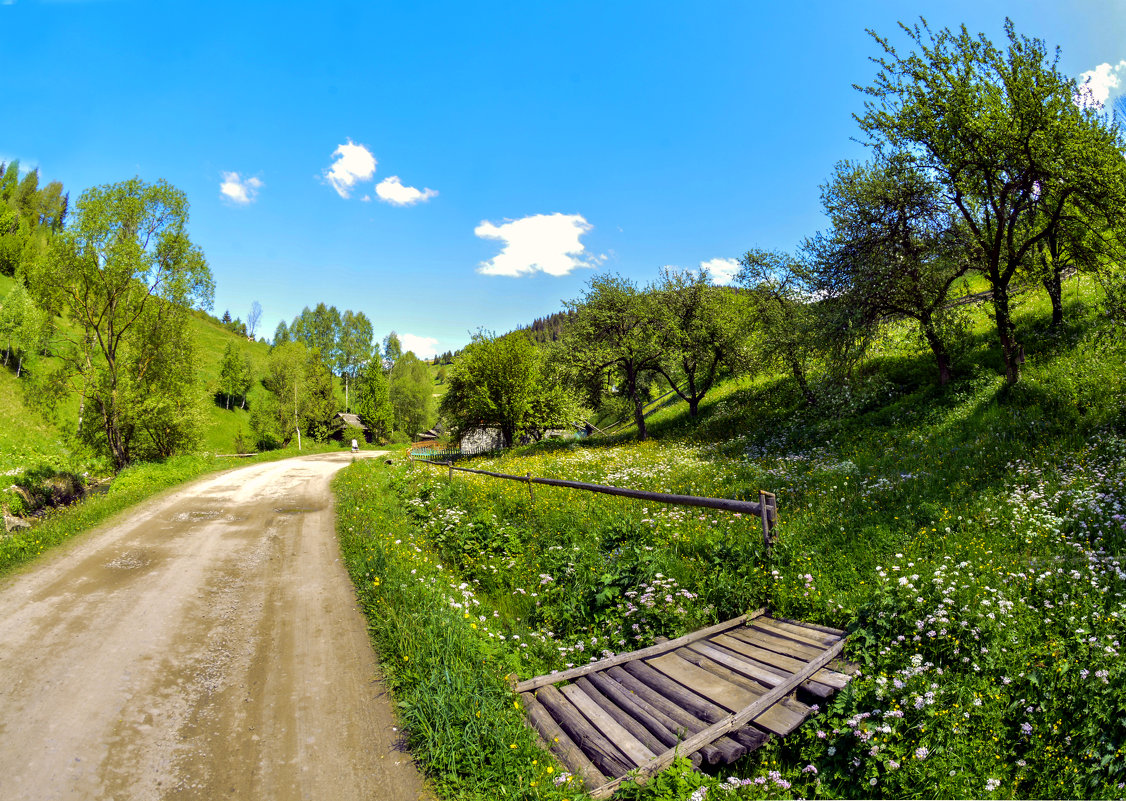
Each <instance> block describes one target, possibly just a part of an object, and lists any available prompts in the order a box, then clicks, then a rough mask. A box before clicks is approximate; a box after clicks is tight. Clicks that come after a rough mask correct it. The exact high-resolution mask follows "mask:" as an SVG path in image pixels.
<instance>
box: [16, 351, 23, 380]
mask: <svg viewBox="0 0 1126 801" xmlns="http://www.w3.org/2000/svg"><path fill="white" fill-rule="evenodd" d="M22 372H23V356H20V363H19V366H17V367H16V378H19V377H20V373H22Z"/></svg>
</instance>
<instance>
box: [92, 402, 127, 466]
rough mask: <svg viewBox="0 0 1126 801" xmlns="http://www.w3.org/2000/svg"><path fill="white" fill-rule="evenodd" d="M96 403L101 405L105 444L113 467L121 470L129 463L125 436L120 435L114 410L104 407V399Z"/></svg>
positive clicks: (119, 427)
mask: <svg viewBox="0 0 1126 801" xmlns="http://www.w3.org/2000/svg"><path fill="white" fill-rule="evenodd" d="M98 405H99V406H100V407H101V412H102V420H103V422H104V423H105V429H106V444H107V445H109V451H110V457H111V458H112V459H113V464H114V467H115V468H116V469H117V470H121V469H122V468H124V467H127V466H128V465H129V450H128V446H127V445H126V443H125V437H124V436H123V435H122V432H121V426H119V425H118V423H117V420H116V419H115V418H116V415H115V414H114V412H113V411H112V410H110V409H107V408H106V404H105V402H104V401H99V403H98Z"/></svg>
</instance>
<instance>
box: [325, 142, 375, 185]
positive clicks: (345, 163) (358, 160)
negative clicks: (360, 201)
mask: <svg viewBox="0 0 1126 801" xmlns="http://www.w3.org/2000/svg"><path fill="white" fill-rule="evenodd" d="M332 155H333V158H335V159H336V161H334V162H333V163H332V167H331V168H330V169H327V170H325V178H327V179H328V182H329V183H330V184H332V188H333V189H335V190H336V194H338V195H340V197H343V198H347V197H348V195H349V194H350V193H351V191H352V187H353V186H355V185H356V184H357V183H359V182H360V181H370V180H371V178H372V176H373V175H375V164H376V161H375V156H373V155H372V154H371V151H370V150H368V149H367V148H366V147H364V146H363V145H357V144H353V143H352V140H351V139H349V140H348V143H347V144H344V145H339V146H337V148H336V150H334V151H333V152H332Z"/></svg>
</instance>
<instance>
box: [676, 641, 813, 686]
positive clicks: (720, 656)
mask: <svg viewBox="0 0 1126 801" xmlns="http://www.w3.org/2000/svg"><path fill="white" fill-rule="evenodd" d="M688 647H689V648H690V649H692V650H693V651H696V652H697V653H700V654H703V655H704V656H706V657H708V658H709V659H712V660H714V661H716V662H719V663H720V664H721V665H724V666H725V667H727V668H730V669H731V670H734V671H735V672H736V673H741V674H742V675H744V676H746V677H747V678H749V679H753V680H754V681H757V682H758V683H760V684H763V685H765V686H766V687H768V688H769V687H777V686H778V685H779V684H781V683H782V682H784V681H785V680H786V679H787V678H789V677H790V671H788V670H782V669H781V668H776V667H774V666H773V665H766V664H763V663H762V662H756V661H755V660H753V659H751V658H750V657H749V656H744V655H743V654H739V653H736V652H735V651H730V650H728V649H726V648H723V647H721V646H719V645H718V644H716V643H714V642H712V641H710V640H709V641H706V642H694V643H692V644H691V645H689V646H688ZM801 689H803V690H805V691H806V692H808V693H810V694H811V695H814V696H816V697H817V698H822V699H826V698H829V697H830V696H832V694H833V692H834V690H833V688H832V687H830V686H829V685H828V684H822V683H821V682H819V681H813V680H812V679H810V680H809V681H807V682H805V683H804V684H802V686H801Z"/></svg>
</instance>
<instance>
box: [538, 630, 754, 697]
mask: <svg viewBox="0 0 1126 801" xmlns="http://www.w3.org/2000/svg"><path fill="white" fill-rule="evenodd" d="M764 614H766V610H765V609H758V610H755V611H754V612H752V613H751V614H750V615H740V616H739V617H736V618H732V619H731V620H727V621H724V622H723V623H717V624H716V625H714V626H709V627H708V628H706V629H700V630H699V631H693V632H690V633H689V634H685V635H684V636H683V637H677V638H676V639H675V640H666V641H664V642H661V643H657V644H656V645H651V646H649V647H648V648H642V649H641V650H640V651H630V652H629V653H626V654H617V655H616V656H611V657H607V658H606V659H600V660H598V661H597V662H591V663H589V664H586V665H582V666H580V667H577V668H572V669H571V670H564V671H562V672H561V673H547V674H545V675H543V676H536V677H535V678H532V679H528V680H527V681H522V682H520V683H519V684H517V685H516V692H518V693H523V692H528V691H529V690H534V689H536V688H537V687H543V686H544V685H547V684H558V683H559V682H561V681H570V680H572V679H577V678H578V677H579V676H587V675H590V674H591V673H594V672H595V671H598V670H606V669H607V668H610V667H613V666H614V665H621V664H624V663H626V662H629V661H630V660H631V659H644V658H645V657H647V656H653V655H656V654H663V653H665V652H666V651H671V650H672V649H674V648H679V647H680V646H682V645H687V644H688V643H690V642H695V641H696V640H702V639H703V638H705V637H710V636H712V635H713V634H718V633H719V632H723V631H727V630H728V629H732V628H735V627H736V626H738V625H740V624H742V623H745V622H747V621H749V620H754V619H756V618H758V617H761V616H762V615H764Z"/></svg>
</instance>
